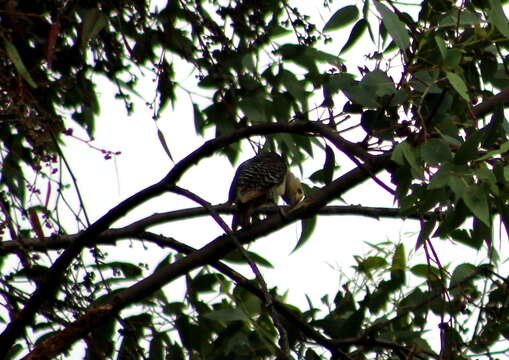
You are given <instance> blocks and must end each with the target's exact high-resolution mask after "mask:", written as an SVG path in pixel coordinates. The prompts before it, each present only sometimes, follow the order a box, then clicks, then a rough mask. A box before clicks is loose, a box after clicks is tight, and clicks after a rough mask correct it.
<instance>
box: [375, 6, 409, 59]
mask: <svg viewBox="0 0 509 360" xmlns="http://www.w3.org/2000/svg"><path fill="white" fill-rule="evenodd" d="M374 3H375V7H376V9H377V11H378V13H379V14H380V16H381V17H382V21H383V23H384V26H385V28H386V29H387V31H388V32H389V34H390V35H391V37H392V38H393V39H394V42H395V43H396V45H398V47H399V48H400V49H401V50H406V49H407V48H408V47H409V46H410V36H409V35H408V31H407V29H406V28H405V24H403V22H401V20H399V18H398V16H397V15H396V14H394V13H393V12H392V11H391V10H390V9H389V8H388V7H387V6H385V5H384V4H382V3H381V2H380V1H375V2H374Z"/></svg>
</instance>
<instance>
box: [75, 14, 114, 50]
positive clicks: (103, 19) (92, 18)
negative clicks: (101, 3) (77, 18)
mask: <svg viewBox="0 0 509 360" xmlns="http://www.w3.org/2000/svg"><path fill="white" fill-rule="evenodd" d="M82 19H83V25H82V27H81V49H82V50H83V51H84V50H85V49H86V47H87V45H88V42H89V41H90V40H91V39H93V38H94V37H95V36H96V35H97V34H98V33H99V31H101V30H102V29H103V28H104V27H105V26H106V25H107V24H108V17H107V16H106V15H104V14H103V13H102V12H101V11H100V10H99V9H97V8H90V9H87V10H85V11H84V12H83V14H82Z"/></svg>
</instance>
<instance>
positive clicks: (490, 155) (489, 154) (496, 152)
mask: <svg viewBox="0 0 509 360" xmlns="http://www.w3.org/2000/svg"><path fill="white" fill-rule="evenodd" d="M508 151H509V141H506V142H505V143H503V144H502V145H500V148H498V149H497V150H492V151H489V152H487V153H486V154H484V155H483V156H480V157H478V158H477V159H476V161H483V160H487V159H491V158H493V157H495V156H496V155H500V154H503V153H505V152H508Z"/></svg>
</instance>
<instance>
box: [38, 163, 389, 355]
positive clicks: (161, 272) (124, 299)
mask: <svg viewBox="0 0 509 360" xmlns="http://www.w3.org/2000/svg"><path fill="white" fill-rule="evenodd" d="M389 161H390V160H389V157H388V156H386V155H382V156H378V157H376V158H374V159H373V160H372V161H371V162H370V163H368V164H366V165H365V167H366V169H364V168H355V169H353V170H351V171H349V172H348V173H346V174H344V175H343V176H341V177H339V178H338V179H336V180H334V181H333V182H332V183H330V184H329V185H327V186H325V187H324V188H322V189H320V190H318V191H316V192H315V193H313V194H312V195H311V196H310V197H308V198H306V199H305V200H304V201H303V202H302V203H301V204H300V206H298V207H297V208H295V209H292V210H291V211H290V212H288V213H287V214H285V216H284V217H283V216H281V214H277V215H274V216H272V217H270V218H268V219H267V220H265V221H262V222H260V223H257V224H256V225H254V226H251V227H249V228H246V229H243V230H241V231H237V232H236V233H235V235H236V237H237V239H238V240H239V242H240V243H242V244H247V243H250V242H252V241H254V240H255V239H257V238H259V237H261V236H265V235H268V234H270V233H272V232H274V231H276V230H278V229H280V228H282V227H284V226H286V225H287V224H290V223H292V222H294V221H296V220H298V219H303V218H306V217H308V216H311V215H313V214H314V213H315V212H316V211H318V210H319V209H320V208H322V207H323V206H325V205H326V204H327V202H329V201H331V200H333V199H335V198H337V197H339V196H340V195H341V194H342V193H343V192H344V191H346V190H348V189H351V188H352V187H354V186H356V185H358V184H360V183H361V182H363V181H365V180H366V179H368V178H369V174H368V172H370V173H377V172H379V171H381V170H383V169H384V168H385V166H387V164H388V162H389ZM232 250H235V245H234V244H233V242H232V241H231V239H230V238H229V236H228V235H221V236H219V237H217V238H216V239H215V240H213V241H212V242H210V243H209V244H207V245H206V246H204V247H203V248H201V249H200V250H197V251H194V252H192V253H191V254H189V255H187V256H186V257H184V258H182V259H179V260H177V261H175V262H173V263H171V264H168V265H165V266H163V267H161V268H159V269H158V270H157V271H156V272H154V273H153V274H151V275H149V276H147V277H146V278H145V279H143V280H141V281H139V282H138V283H136V284H134V285H132V286H130V287H129V288H127V289H125V290H123V291H120V292H118V293H115V294H114V295H113V296H112V297H111V298H110V299H109V300H106V302H105V305H111V308H110V309H109V310H105V312H104V314H103V318H102V321H105V320H106V319H107V318H109V317H110V316H113V315H115V314H117V313H118V312H120V311H121V310H122V309H124V308H125V307H127V306H129V305H131V304H134V303H136V302H138V301H140V300H142V299H143V298H145V297H146V296H148V295H149V294H151V293H153V292H154V291H156V290H158V289H160V288H161V287H162V286H164V285H166V284H168V283H170V282H172V281H173V280H175V279H177V278H179V277H180V276H182V275H185V274H186V273H188V272H189V271H191V270H193V269H196V268H198V267H200V266H204V265H207V264H210V263H212V262H216V261H219V259H221V258H223V257H224V256H225V255H226V254H228V253H229V252H230V251H232ZM80 319H81V318H80ZM80 319H78V320H77V321H80ZM102 321H101V322H102ZM101 322H99V323H95V322H94V324H93V326H97V325H99V324H100V323H101ZM73 324H74V323H72V324H70V325H69V326H70V327H72V326H73ZM93 326H92V325H90V328H89V330H92V329H93ZM63 331H65V330H63ZM81 333H82V332H80V334H81ZM77 335H78V334H76V337H75V338H73V339H70V338H66V341H67V342H66V344H65V346H70V345H72V343H74V342H75V341H77V340H79V339H80V337H79V336H77ZM55 336H58V333H57V334H56V335H55ZM64 350H65V348H64V347H63V346H62V347H61V348H56V347H55V348H54V353H53V355H52V356H56V355H57V354H60V353H61V352H62V351H64ZM50 358H51V357H47V358H44V357H43V358H40V359H50ZM38 359H39V358H38Z"/></svg>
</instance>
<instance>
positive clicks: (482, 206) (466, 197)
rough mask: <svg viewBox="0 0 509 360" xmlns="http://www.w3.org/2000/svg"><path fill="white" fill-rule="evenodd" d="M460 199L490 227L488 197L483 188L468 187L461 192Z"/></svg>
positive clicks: (476, 186)
mask: <svg viewBox="0 0 509 360" xmlns="http://www.w3.org/2000/svg"><path fill="white" fill-rule="evenodd" d="M462 198H463V201H464V202H465V205H467V207H468V209H469V210H470V211H471V212H472V213H473V214H474V215H475V216H476V217H477V218H478V219H479V220H481V221H482V222H483V223H484V224H485V225H486V226H488V227H491V221H490V209H489V204H488V196H487V194H486V191H485V190H484V188H483V187H481V186H479V185H470V186H468V187H467V188H466V189H465V191H464V192H463V197H462Z"/></svg>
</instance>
